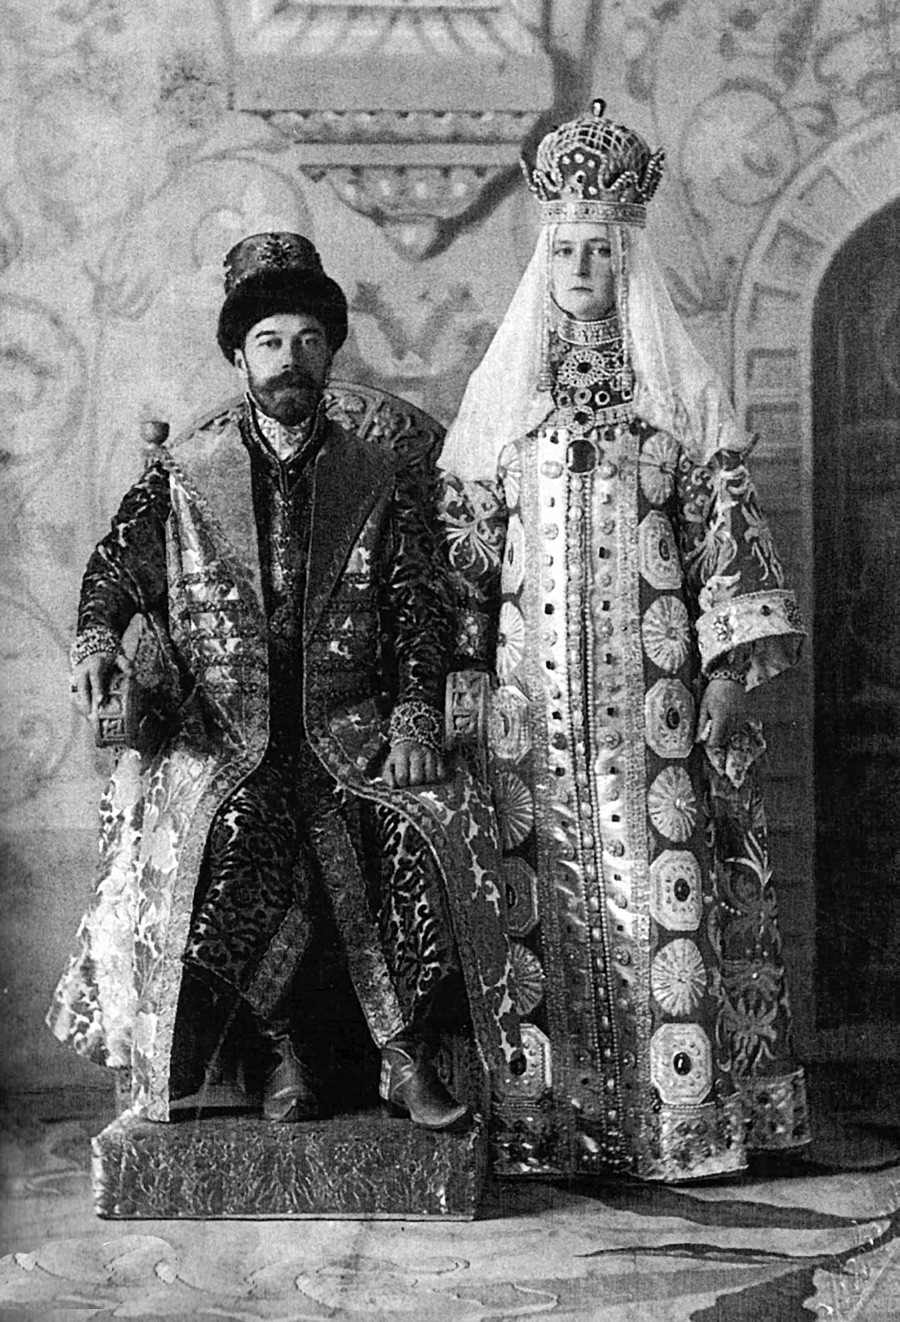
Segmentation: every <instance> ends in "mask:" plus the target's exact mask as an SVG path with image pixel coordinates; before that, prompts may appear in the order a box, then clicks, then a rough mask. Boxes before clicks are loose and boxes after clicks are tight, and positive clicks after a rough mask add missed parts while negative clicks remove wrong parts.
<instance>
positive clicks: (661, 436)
mask: <svg viewBox="0 0 900 1322" xmlns="http://www.w3.org/2000/svg"><path fill="white" fill-rule="evenodd" d="M550 358H551V363H552V365H553V367H554V371H555V373H556V376H555V385H554V412H553V413H552V414H551V415H550V417H549V418H548V419H547V422H546V423H545V424H544V425H542V426H541V427H540V428H539V429H538V430H537V431H535V432H532V433H531V434H529V435H527V436H524V437H522V438H521V439H520V440H519V441H516V442H513V443H511V444H510V445H508V446H507V447H506V449H505V450H504V451H503V453H502V454H501V456H500V464H499V469H498V474H497V479H496V482H493V483H489V482H478V483H471V482H463V481H461V480H460V479H458V478H454V477H453V476H452V475H448V478H447V483H446V488H445V493H444V497H443V512H444V519H445V525H446V530H447V536H448V544H449V548H450V555H451V560H452V563H453V566H454V571H455V573H456V576H457V580H458V587H459V599H460V603H461V612H462V616H463V618H462V622H461V627H460V629H459V630H458V638H457V646H458V647H459V648H460V649H461V650H462V651H463V652H465V650H466V649H467V648H468V649H470V653H471V655H472V658H473V660H474V661H476V662H478V663H480V664H481V665H485V664H487V665H492V666H493V667H494V669H495V672H496V677H497V686H496V688H495V690H494V692H493V693H492V695H491V700H490V709H489V712H488V715H487V739H488V760H489V777H490V782H491V785H492V790H493V796H494V802H495V806H496V810H497V814H498V819H499V829H500V835H501V840H502V844H503V848H504V868H503V877H504V883H505V892H506V901H507V923H508V926H509V931H510V934H511V937H512V938H513V940H512V950H513V964H514V968H515V971H516V986H517V990H518V1000H517V1004H518V1009H519V1012H520V1014H521V1016H522V1018H523V1025H522V1032H523V1045H524V1049H525V1053H526V1057H527V1061H528V1068H527V1069H526V1071H525V1073H524V1074H523V1075H519V1076H514V1075H507V1076H505V1077H504V1078H503V1079H502V1080H501V1082H500V1085H499V1087H498V1090H497V1092H498V1096H497V1101H496V1106H495V1112H494V1140H495V1145H496V1152H497V1166H498V1169H499V1171H500V1172H501V1173H503V1174H510V1175H515V1174H538V1173H553V1174H588V1173H595V1172H599V1171H603V1170H621V1171H627V1172H630V1173H632V1174H635V1175H637V1176H640V1177H642V1178H646V1179H653V1180H683V1179H691V1178H698V1177H706V1176H711V1175H719V1174H723V1173H727V1172H729V1171H735V1170H738V1169H740V1168H741V1167H743V1166H744V1165H745V1164H746V1162H747V1151H748V1148H753V1147H765V1148H776V1149H778V1148H790V1147H794V1146H798V1145H800V1144H803V1143H805V1142H807V1141H808V1139H809V1131H808V1121H807V1111H806V1098H805V1089H804V1082H803V1074H802V1070H801V1069H800V1068H799V1067H798V1065H797V1062H796V1060H795V1058H794V1056H793V1052H792V1047H791V1041H790V1011H789V1005H788V997H787V989H786V985H785V972H784V960H783V954H782V945H781V937H780V934H779V929H778V923H777V906H776V899H775V892H774V888H773V885H772V872H771V864H770V860H769V854H768V848H767V842H766V833H765V820H764V813H763V808H762V801H761V798H760V795H759V789H758V785H757V783H756V780H755V777H754V776H753V775H752V774H751V776H750V777H749V778H748V780H747V781H746V782H745V783H744V786H743V787H742V789H741V791H737V790H735V789H734V787H733V786H731V785H730V783H729V782H727V781H725V780H724V779H723V778H721V777H719V776H717V775H716V773H714V772H713V770H712V768H711V767H710V765H709V763H708V759H707V758H706V756H705V754H704V751H703V749H702V747H701V746H700V745H698V744H697V743H696V742H695V735H696V721H697V703H698V698H699V694H700V693H701V692H702V679H701V674H702V672H703V671H704V670H708V669H709V668H711V667H712V666H713V665H714V664H715V663H716V661H717V660H719V659H720V658H721V657H722V656H724V655H725V654H727V653H728V652H729V651H730V650H732V649H734V648H735V647H736V646H741V647H744V646H746V647H747V648H748V650H749V656H750V667H749V673H748V685H750V686H751V687H752V686H754V685H756V684H758V683H760V682H762V681H763V680H765V679H768V678H769V677H770V676H772V675H775V674H777V673H778V672H779V671H781V670H783V669H784V668H786V667H787V666H788V665H790V664H792V663H793V661H794V660H795V659H796V655H797V650H798V643H799V640H800V638H801V636H802V632H803V629H802V623H801V621H800V619H799V614H798V612H797V608H796V604H795V602H794V599H793V595H792V593H790V591H789V590H788V589H786V587H785V585H784V581H783V574H782V570H781V566H780V564H779V562H778V558H777V555H776V553H775V550H774V546H773V544H772V539H771V535H770V533H769V530H768V527H767V525H766V523H765V521H764V519H763V518H762V516H761V514H760V511H759V506H758V503H757V499H756V495H755V492H754V489H753V485H752V482H751V479H750V477H749V474H748V472H747V469H746V466H745V462H744V457H743V456H742V455H741V454H737V453H731V452H728V451H720V452H718V453H717V454H715V455H713V456H712V458H711V459H710V460H709V462H708V463H706V464H702V465H701V464H698V463H697V462H695V461H693V460H692V459H691V458H689V456H688V455H687V454H685V453H684V451H683V450H682V449H681V448H680V447H679V445H678V444H677V443H676V442H675V440H674V439H673V438H672V437H671V436H669V435H667V434H665V433H663V432H658V431H654V430H653V429H652V428H650V427H648V426H647V425H645V424H641V423H638V422H636V421H630V420H629V417H628V408H627V405H628V397H629V396H628V381H627V378H626V377H625V375H623V373H622V372H621V370H620V368H619V366H617V363H618V362H619V361H620V360H619V359H618V358H617V355H616V353H615V350H614V346H605V347H604V350H603V352H602V353H600V352H598V351H597V350H590V349H589V350H588V351H587V352H585V351H584V349H583V348H575V349H573V348H572V347H571V346H569V345H566V344H562V343H559V342H557V343H556V344H554V345H553V346H552V350H551V355H550ZM567 364H568V366H566V365H567ZM576 414H577V416H575V415H576ZM623 414H624V416H623Z"/></svg>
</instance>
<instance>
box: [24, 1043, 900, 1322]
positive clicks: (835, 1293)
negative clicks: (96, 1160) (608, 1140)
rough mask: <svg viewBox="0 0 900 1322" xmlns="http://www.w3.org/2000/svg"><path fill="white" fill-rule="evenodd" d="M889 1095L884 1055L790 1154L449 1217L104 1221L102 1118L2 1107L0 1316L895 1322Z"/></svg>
mask: <svg viewBox="0 0 900 1322" xmlns="http://www.w3.org/2000/svg"><path fill="white" fill-rule="evenodd" d="M895 1094H896V1083H895V1081H894V1078H893V1076H892V1074H891V1073H890V1072H888V1071H886V1070H885V1069H884V1068H883V1067H882V1068H881V1069H880V1071H878V1072H872V1071H859V1072H858V1073H857V1075H856V1076H855V1077H848V1076H847V1074H846V1073H843V1074H842V1076H841V1077H838V1076H836V1075H833V1076H831V1077H829V1076H827V1075H822V1074H820V1075H819V1076H817V1077H816V1078H815V1079H814V1088H813V1097H814V1101H816V1102H817V1106H816V1119H817V1138H816V1142H815V1145H814V1147H813V1150H812V1152H811V1153H810V1154H809V1156H808V1158H806V1159H804V1160H803V1161H796V1160H794V1161H789V1162H787V1163H786V1164H782V1165H781V1166H779V1167H773V1168H771V1169H764V1168H762V1167H760V1168H758V1169H755V1170H754V1171H752V1172H751V1173H750V1174H749V1175H747V1176H745V1177H743V1178H741V1179H740V1180H736V1181H731V1182H729V1183H721V1184H710V1185H706V1186H701V1187H696V1186H690V1187H688V1186H685V1187H681V1188H669V1189H658V1188H649V1187H646V1186H642V1185H638V1184H635V1183H630V1182H624V1181H622V1182H606V1183H599V1182H598V1183H595V1184H584V1183H579V1184H578V1185H577V1186H575V1185H573V1186H571V1187H565V1186H562V1185H553V1184H550V1183H537V1182H536V1183H522V1182H512V1183H509V1182H508V1183H504V1184H502V1185H499V1186H497V1187H495V1188H493V1189H492V1190H491V1191H490V1194H489V1198H488V1201H487V1203H486V1205H485V1208H484V1213H483V1216H482V1218H481V1219H480V1220H479V1221H477V1222H474V1223H465V1222H455V1223H444V1224H436V1223H412V1222H351V1221H332V1222H309V1221H307V1222H162V1221H160V1222H149V1221H147V1222H140V1223H137V1222H122V1221H100V1220H97V1219H96V1218H95V1217H94V1216H93V1213H92V1210H91V1196H90V1187H89V1186H90V1178H89V1171H88V1137H89V1135H90V1134H91V1133H92V1132H96V1130H97V1129H98V1127H99V1123H102V1122H103V1120H104V1119H105V1117H100V1120H99V1123H98V1119H96V1118H95V1119H93V1120H90V1121H88V1120H86V1119H85V1118H84V1114H78V1112H79V1111H80V1112H82V1113H83V1112H84V1111H85V1110H86V1107H85V1105H84V1102H83V1099H79V1098H77V1097H76V1098H72V1097H69V1098H68V1099H67V1100H68V1105H67V1106H63V1105H62V1104H61V1103H60V1101H59V1099H56V1101H54V1100H53V1099H48V1098H46V1097H40V1098H19V1099H14V1100H13V1103H12V1105H11V1106H10V1108H9V1110H8V1112H7V1114H6V1116H5V1126H4V1131H3V1134H2V1137H0V1157H2V1166H3V1174H4V1180H5V1191H4V1198H3V1212H4V1217H3V1227H2V1235H0V1252H2V1253H3V1254H5V1255H6V1256H4V1257H2V1258H0V1317H2V1319H4V1322H18V1320H19V1319H23V1320H24V1319H29V1320H32V1322H68V1319H76V1318H77V1319H79V1322H81V1320H82V1319H104V1320H105V1319H113V1318H128V1319H131V1320H132V1322H151V1320H153V1322H155V1320H156V1319H172V1320H173V1322H177V1320H183V1322H187V1320H188V1319H191V1320H192V1322H193V1320H194V1319H210V1322H212V1319H216V1322H257V1319H260V1320H262V1319H267V1320H272V1322H275V1320H278V1322H282V1320H283V1322H288V1319H290V1322H306V1320H307V1319H309V1322H325V1320H326V1319H328V1320H329V1322H343V1320H344V1319H347V1320H348V1322H382V1320H385V1322H386V1319H389V1318H390V1319H395V1318H403V1319H409V1322H488V1319H490V1320H491V1322H503V1320H504V1319H518V1318H539V1317H544V1316H546V1317H548V1318H550V1319H552V1322H563V1320H565V1322H569V1320H570V1319H571V1320H574V1319H579V1322H580V1320H581V1319H593V1318H602V1319H608V1320H609V1322H761V1320H764V1322H788V1320H789V1319H794V1318H797V1319H803V1320H804V1322H810V1319H811V1318H814V1317H816V1316H818V1317H821V1318H827V1319H830V1320H831V1319H834V1320H839V1322H843V1320H844V1319H853V1322H896V1319H897V1318H900V1116H898V1114H897V1105H898V1103H897V1099H896V1096H895ZM67 1113H68V1117H69V1118H60V1116H63V1115H66V1114H67ZM42 1117H43V1118H42Z"/></svg>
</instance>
